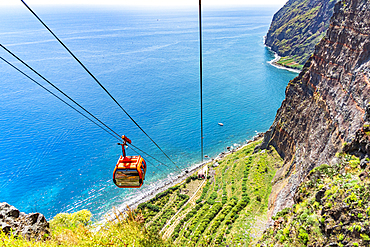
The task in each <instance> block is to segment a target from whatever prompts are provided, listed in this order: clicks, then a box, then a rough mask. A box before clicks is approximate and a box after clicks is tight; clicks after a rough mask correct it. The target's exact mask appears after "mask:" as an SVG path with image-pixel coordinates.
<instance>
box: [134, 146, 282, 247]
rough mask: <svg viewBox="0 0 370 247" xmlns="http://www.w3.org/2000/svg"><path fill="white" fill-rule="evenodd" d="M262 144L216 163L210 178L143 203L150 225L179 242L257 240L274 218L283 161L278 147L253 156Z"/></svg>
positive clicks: (220, 243)
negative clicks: (275, 181)
mask: <svg viewBox="0 0 370 247" xmlns="http://www.w3.org/2000/svg"><path fill="white" fill-rule="evenodd" d="M259 143H260V142H258V143H251V144H249V145H248V146H246V147H245V148H243V149H241V150H239V151H237V152H235V153H234V154H230V155H228V156H226V157H225V158H224V159H222V160H219V161H218V163H215V164H216V165H212V166H210V167H209V169H210V170H209V176H208V179H207V180H198V179H197V178H196V176H193V177H192V178H191V179H188V180H187V181H186V182H185V183H183V184H182V185H180V186H177V187H174V188H172V189H170V190H168V191H167V192H166V193H164V194H159V195H158V196H157V197H156V198H154V199H153V200H151V201H149V202H148V203H144V204H141V205H139V207H138V210H141V211H142V212H143V215H144V217H145V219H146V226H147V228H148V229H149V230H152V231H155V232H158V231H160V233H161V234H163V235H162V236H163V238H164V239H169V240H171V241H172V244H173V245H174V246H226V245H229V246H235V245H238V244H243V245H245V244H248V243H251V242H255V241H257V240H258V237H259V236H261V234H262V231H263V230H264V228H265V224H266V223H267V220H268V218H267V211H268V198H269V195H270V192H271V180H272V178H273V177H274V175H275V171H276V169H277V168H278V167H279V166H281V164H282V163H281V162H282V160H281V158H280V157H279V155H278V154H277V152H276V151H274V150H273V149H272V150H270V151H267V152H266V151H261V152H260V153H256V154H253V150H254V148H255V146H256V145H257V144H259ZM199 185H201V190H199V191H197V192H196V190H195V189H194V187H198V186H199ZM194 193H195V194H194ZM193 195H195V196H194V197H193ZM189 198H190V199H189ZM175 213H177V214H176V216H174V215H175ZM173 216H174V217H173ZM166 223H167V225H166Z"/></svg>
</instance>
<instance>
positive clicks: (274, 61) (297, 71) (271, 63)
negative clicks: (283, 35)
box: [263, 42, 301, 74]
mask: <svg viewBox="0 0 370 247" xmlns="http://www.w3.org/2000/svg"><path fill="white" fill-rule="evenodd" d="M263 44H264V45H265V42H263ZM265 47H267V49H269V50H270V51H271V52H273V53H274V56H275V58H274V59H272V60H271V61H268V62H267V63H269V64H270V65H272V66H274V67H275V68H278V69H284V70H288V71H290V72H294V73H298V74H299V73H301V70H298V69H292V68H288V67H285V66H282V65H280V64H278V63H277V61H279V59H280V58H281V57H280V56H279V55H278V54H277V53H276V52H275V51H273V50H272V49H271V47H270V46H267V45H265Z"/></svg>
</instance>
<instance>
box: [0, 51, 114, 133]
mask: <svg viewBox="0 0 370 247" xmlns="http://www.w3.org/2000/svg"><path fill="white" fill-rule="evenodd" d="M0 47H1V48H3V49H4V50H5V51H6V52H8V53H9V54H10V55H12V56H13V57H14V58H16V59H17V60H18V61H19V62H21V63H22V64H23V65H24V66H26V67H27V68H29V69H30V70H32V72H34V73H35V74H36V75H38V76H39V77H41V78H42V79H43V80H44V81H46V82H47V83H48V84H49V85H50V86H52V87H53V88H55V89H56V90H58V92H59V93H61V94H63V95H64V96H65V97H67V98H68V99H69V100H70V101H72V102H73V103H75V104H76V105H78V106H79V107H80V108H81V109H82V110H84V111H85V112H86V113H88V114H89V115H90V116H92V117H93V118H94V119H95V120H97V121H98V122H99V123H101V124H102V125H104V126H105V127H106V128H107V129H109V130H110V131H112V132H113V133H114V134H115V135H117V136H118V137H119V138H121V136H120V135H119V134H117V132H115V131H114V130H112V129H111V128H109V127H108V126H107V125H106V124H105V123H103V122H102V121H100V120H99V119H98V118H97V117H95V116H94V115H93V114H92V113H90V112H89V111H88V110H86V109H85V108H84V107H83V106H81V105H80V104H78V103H77V102H76V101H75V100H74V99H72V98H71V97H69V96H68V95H67V94H66V93H64V92H63V91H62V90H60V89H59V88H58V87H57V86H55V85H54V84H53V83H52V82H50V81H49V80H48V79H46V78H45V77H43V76H42V75H41V74H40V73H39V72H37V71H36V70H34V69H33V68H32V67H31V66H29V65H28V64H27V63H26V62H24V61H23V60H22V59H20V58H19V57H18V56H16V55H15V54H14V53H12V52H11V51H10V50H8V49H7V48H6V47H5V46H3V45H2V44H0Z"/></svg>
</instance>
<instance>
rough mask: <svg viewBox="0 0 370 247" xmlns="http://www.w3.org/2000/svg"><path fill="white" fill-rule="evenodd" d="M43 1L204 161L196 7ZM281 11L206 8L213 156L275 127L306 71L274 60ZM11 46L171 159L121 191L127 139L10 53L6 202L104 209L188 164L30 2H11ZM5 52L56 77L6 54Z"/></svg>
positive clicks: (123, 90) (2, 185)
mask: <svg viewBox="0 0 370 247" xmlns="http://www.w3.org/2000/svg"><path fill="white" fill-rule="evenodd" d="M34 10H35V11H36V12H37V13H38V14H39V16H40V17H41V18H42V19H43V20H44V21H45V22H46V23H47V24H48V25H49V27H50V28H51V29H52V30H53V31H54V32H55V33H56V34H57V35H58V36H59V37H60V38H61V39H62V40H63V41H64V42H65V44H66V45H67V46H68V47H69V48H70V49H71V50H72V51H73V52H74V53H75V54H76V56H77V57H79V58H80V59H81V61H82V62H83V63H84V64H85V65H86V67H88V68H89V69H90V70H91V72H92V73H93V74H94V75H95V76H96V77H97V78H98V79H99V80H100V81H101V82H102V83H103V84H104V85H105V87H106V88H107V89H108V90H109V92H110V93H111V94H112V95H113V96H114V97H115V98H116V99H117V100H118V101H119V102H120V104H121V105H122V106H123V107H124V108H125V110H127V112H129V114H131V116H132V117H133V118H134V119H135V120H136V121H137V122H138V123H139V124H140V125H141V126H142V127H143V129H144V130H145V131H146V132H147V133H148V134H149V135H150V136H151V137H152V138H153V139H154V140H155V141H156V142H157V143H158V144H159V145H160V146H161V147H162V149H163V150H164V151H165V152H166V153H167V154H168V155H169V156H170V157H171V159H172V160H173V161H174V162H176V164H177V166H178V167H179V168H180V169H185V168H186V167H189V166H190V165H192V164H195V163H199V162H200V110H199V97H200V96H199V43H198V42H199V34H198V19H197V10H196V9H194V10H188V11H159V10H153V11H138V10H136V11H128V10H125V9H122V8H116V9H113V8H111V9H92V8H89V9H83V8H76V7H74V8H57V9H55V8H54V9H51V8H50V9H44V8H40V7H35V8H34ZM276 10H277V8H263V9H259V8H253V9H248V8H245V9H238V10H225V9H223V10H215V9H213V10H211V9H207V8H205V9H204V12H203V17H204V19H203V27H204V35H203V41H204V43H203V51H204V54H203V59H204V63H203V68H204V77H203V81H204V109H203V111H204V150H205V154H207V155H209V156H210V157H214V156H216V155H217V154H218V153H220V152H222V151H225V148H226V147H227V146H230V145H233V144H235V143H239V144H243V143H245V142H246V140H247V139H250V138H251V137H252V136H254V135H255V132H256V131H258V132H262V131H266V130H267V129H268V128H269V126H270V125H271V123H272V121H273V119H274V116H275V114H276V111H277V109H278V108H279V106H280V104H281V102H282V100H283V99H284V90H285V87H286V85H287V83H288V82H289V80H291V79H293V78H294V77H295V76H296V75H297V74H296V73H293V72H289V71H284V70H279V69H277V68H275V67H273V66H271V65H270V64H268V61H270V60H271V59H273V57H274V55H273V54H272V53H271V52H269V50H268V49H267V48H266V47H264V45H263V36H264V35H265V34H266V32H267V30H268V27H269V24H270V21H271V18H272V15H273V13H274V12H275V11H276ZM0 43H1V44H3V45H5V46H6V47H7V48H9V49H10V50H11V51H13V52H14V53H15V54H17V55H18V56H19V57H20V58H22V59H24V60H25V61H26V62H27V63H29V65H31V66H32V67H33V68H34V69H36V70H37V71H38V72H40V73H41V74H42V75H43V76H45V77H46V78H48V79H49V80H50V81H52V82H53V83H55V84H56V85H57V86H58V87H60V88H61V89H62V90H63V91H64V92H66V93H67V94H68V95H70V96H71V97H72V98H73V99H75V100H76V101H77V102H79V103H80V104H81V105H83V106H84V107H86V108H87V109H88V110H89V111H91V112H92V113H93V114H94V115H95V116H97V117H98V118H99V119H101V120H102V121H103V122H104V123H106V124H107V125H108V126H109V127H111V128H112V129H113V130H115V131H116V132H118V133H119V134H122V135H123V134H124V135H127V136H128V137H129V138H130V139H132V141H133V144H135V145H136V146H138V147H140V148H141V149H143V150H145V151H146V152H148V153H150V154H151V155H153V156H155V157H157V159H159V160H161V161H162V162H164V163H166V164H167V166H168V167H166V166H163V165H162V166H161V165H159V168H155V166H158V162H155V161H153V160H152V159H150V158H148V157H146V159H147V161H149V162H150V163H149V167H148V171H147V177H146V184H145V185H144V186H143V187H142V189H140V190H138V189H127V190H124V189H119V188H116V187H115V186H114V185H113V183H112V171H113V168H114V165H115V163H116V162H117V159H118V157H119V155H120V153H121V150H120V146H118V145H117V144H116V143H117V140H116V139H114V138H113V137H112V136H110V135H108V134H107V133H106V132H104V131H102V130H101V129H100V128H98V127H97V126H96V125H94V124H92V123H91V122H89V121H88V120H86V119H85V118H83V117H82V116H81V115H79V114H78V113H76V112H75V111H73V110H72V109H70V108H69V107H67V106H66V105H64V104H63V103H61V102H60V101H58V100H57V99H56V98H54V97H53V96H51V95H50V94H48V93H47V92H46V91H44V90H43V89H41V88H40V87H38V86H37V85H36V84H34V83H33V82H32V81H30V80H29V79H27V78H25V77H24V76H23V75H21V74H20V73H18V72H17V71H15V70H14V69H13V68H11V67H9V66H8V65H6V64H5V63H4V62H2V61H0V74H1V80H0V130H1V131H0V164H1V169H0V201H6V202H8V203H10V204H12V205H14V206H16V207H17V208H19V209H20V210H21V211H25V212H33V211H38V212H41V213H43V214H45V215H46V216H47V218H49V219H50V218H51V217H53V216H54V215H55V214H57V213H59V212H74V211H77V210H80V209H84V208H87V209H89V210H91V211H92V212H93V213H94V215H95V217H99V216H101V215H102V213H104V212H106V211H108V210H109V209H111V208H112V206H117V205H119V204H122V203H124V202H125V201H127V198H129V197H130V196H133V195H134V196H135V195H139V194H141V193H142V192H143V191H145V189H147V188H149V187H153V186H155V185H156V184H158V183H159V181H161V180H163V179H165V178H167V177H168V176H169V175H170V176H172V174H178V173H179V170H178V169H176V168H175V166H174V165H173V164H172V163H171V162H170V161H169V160H168V159H167V158H166V157H164V155H162V154H161V152H160V151H159V150H158V149H157V148H156V147H155V146H154V145H153V144H152V143H151V142H150V140H149V139H148V138H147V137H146V136H145V135H144V134H143V133H141V131H140V130H139V129H138V128H137V127H136V126H135V125H134V124H133V123H132V122H131V121H130V120H129V119H128V117H127V116H126V115H125V114H124V113H123V112H122V111H121V110H120V109H119V107H118V106H117V105H115V103H114V102H113V101H112V100H111V99H110V98H109V97H108V96H107V94H106V93H105V92H104V91H103V90H102V89H101V88H100V87H99V86H98V85H97V84H96V83H95V82H94V81H93V79H92V78H90V77H89V75H88V74H87V73H86V72H85V71H83V69H82V68H81V67H80V66H79V65H78V64H77V62H76V61H75V60H73V58H71V56H70V55H69V54H68V53H67V52H66V51H65V50H64V49H63V48H62V47H61V45H60V44H58V43H57V42H56V41H55V40H54V39H53V37H52V36H51V35H50V34H49V33H48V32H47V31H46V30H45V29H44V28H43V27H42V26H41V24H40V23H39V22H37V20H36V19H35V18H34V17H33V16H32V15H31V14H30V13H29V12H27V10H26V9H25V8H23V7H19V8H12V9H1V10H0ZM0 56H2V57H4V58H5V59H8V60H9V61H10V62H12V63H14V64H15V65H16V66H19V68H20V69H22V70H24V71H25V72H26V73H27V74H29V75H31V76H32V77H33V78H35V79H37V80H38V81H39V82H41V83H42V84H43V85H46V83H45V82H43V81H42V80H41V79H39V78H38V77H37V76H35V75H34V74H32V72H30V71H29V70H27V69H26V68H25V67H24V66H21V64H20V63H19V62H16V61H15V59H13V58H12V57H11V56H10V55H8V54H7V53H6V52H5V51H3V50H0ZM48 88H50V87H48ZM219 122H222V123H223V124H224V126H222V127H221V126H219V125H218V123H219ZM128 153H129V154H135V153H133V152H132V151H131V150H128ZM144 157H145V155H144Z"/></svg>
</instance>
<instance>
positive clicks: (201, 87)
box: [199, 0, 204, 163]
mask: <svg viewBox="0 0 370 247" xmlns="http://www.w3.org/2000/svg"><path fill="white" fill-rule="evenodd" d="M199 65H200V66H199V70H200V71H199V72H200V155H201V160H202V163H203V154H204V153H203V138H204V137H203V57H202V0H199Z"/></svg>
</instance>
